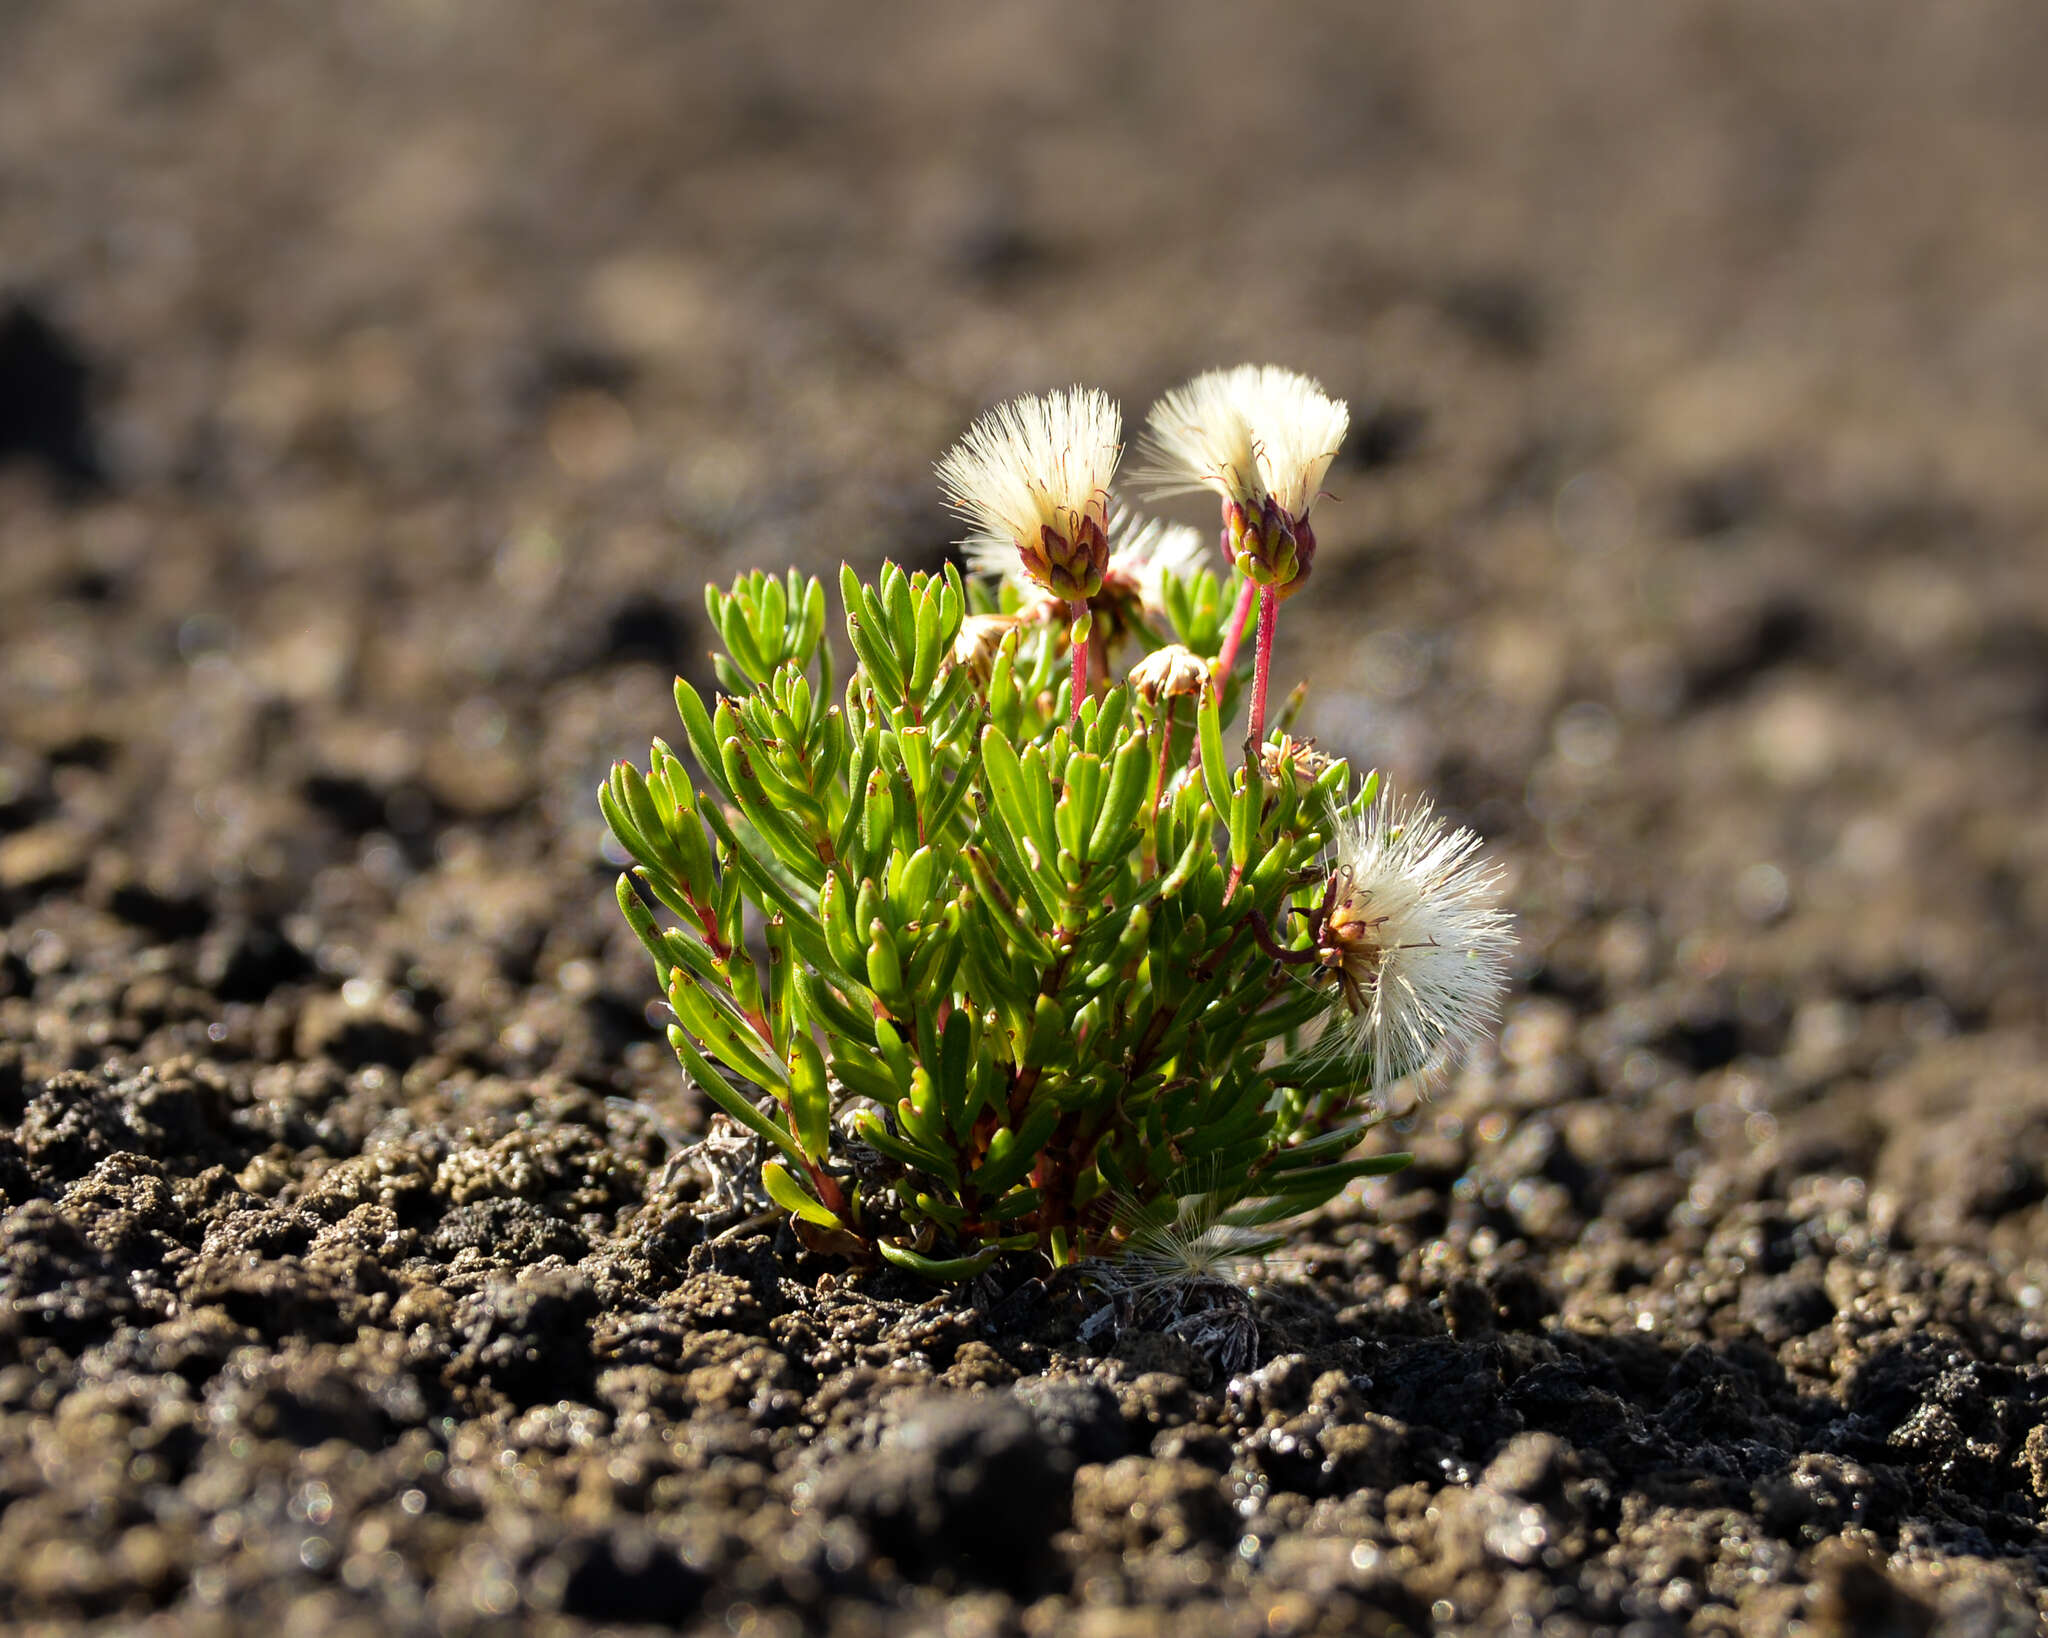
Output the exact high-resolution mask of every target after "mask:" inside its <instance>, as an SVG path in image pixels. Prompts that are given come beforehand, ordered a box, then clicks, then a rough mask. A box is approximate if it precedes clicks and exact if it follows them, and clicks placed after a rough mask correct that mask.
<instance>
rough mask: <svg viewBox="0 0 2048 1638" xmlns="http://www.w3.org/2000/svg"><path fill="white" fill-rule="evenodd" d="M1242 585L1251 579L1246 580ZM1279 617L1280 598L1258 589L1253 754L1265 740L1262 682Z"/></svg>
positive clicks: (1269, 590)
mask: <svg viewBox="0 0 2048 1638" xmlns="http://www.w3.org/2000/svg"><path fill="white" fill-rule="evenodd" d="M1245 584H1246V586H1250V584H1251V582H1250V581H1246V582H1245ZM1279 617H1280V600H1279V598H1277V597H1275V596H1274V595H1273V588H1272V587H1271V586H1262V587H1260V588H1259V646H1258V648H1257V650H1256V651H1255V652H1254V655H1253V669H1252V717H1251V741H1252V754H1253V755H1254V756H1256V755H1257V754H1258V749H1259V747H1260V746H1261V745H1263V744H1265V743H1266V681H1267V679H1268V678H1269V677H1270V676H1271V675H1272V671H1273V625H1274V622H1275V621H1277V620H1278V619H1279Z"/></svg>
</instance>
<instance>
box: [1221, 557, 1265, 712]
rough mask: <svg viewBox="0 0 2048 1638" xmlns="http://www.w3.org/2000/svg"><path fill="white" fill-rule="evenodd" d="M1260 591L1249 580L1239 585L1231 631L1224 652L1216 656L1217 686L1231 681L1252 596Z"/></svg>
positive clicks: (1227, 636) (1248, 616) (1225, 637)
mask: <svg viewBox="0 0 2048 1638" xmlns="http://www.w3.org/2000/svg"><path fill="white" fill-rule="evenodd" d="M1257 590H1258V588H1257V587H1256V586H1254V585H1253V584H1252V583H1251V582H1250V581H1249V580H1240V581H1238V583H1237V607H1236V608H1235V609H1234V610H1232V611H1231V615H1230V630H1229V631H1227V632H1225V633H1224V635H1223V652H1222V653H1221V654H1219V655H1217V656H1216V686H1217V687H1218V688H1221V687H1222V686H1223V684H1224V683H1225V682H1226V681H1228V680H1229V677H1230V673H1231V670H1232V669H1233V668H1234V667H1235V666H1236V664H1237V650H1238V646H1239V645H1240V644H1241V643H1243V642H1244V628H1245V622H1246V621H1248V620H1249V619H1250V618H1251V613H1252V596H1253V594H1254V593H1255V592H1256V591H1257Z"/></svg>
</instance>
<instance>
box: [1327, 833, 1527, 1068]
mask: <svg viewBox="0 0 2048 1638" xmlns="http://www.w3.org/2000/svg"><path fill="white" fill-rule="evenodd" d="M1479 845H1480V843H1479V838H1478V837H1477V836H1476V835H1474V834H1473V833H1472V832H1471V831H1469V830H1453V829H1452V828H1450V827H1449V826H1447V825H1446V824H1445V823H1444V822H1443V821H1442V820H1440V819H1438V818H1436V817H1435V816H1434V815H1433V814H1432V813H1431V812H1430V808H1429V804H1428V803H1427V802H1424V801H1417V802H1414V803H1411V804H1409V805H1407V806H1405V807H1404V806H1402V805H1400V804H1398V803H1396V801H1395V800H1394V798H1392V797H1391V796H1382V797H1381V798H1380V799H1379V800H1378V801H1377V802H1375V803H1374V804H1373V805H1372V807H1371V808H1370V809H1368V810H1367V811H1366V812H1365V813H1364V814H1363V815H1361V816H1358V817H1355V818H1352V819H1350V820H1347V821H1345V822H1344V824H1343V826H1342V828H1341V829H1340V831H1339V834H1338V837H1337V848H1336V869H1337V870H1338V872H1339V880H1340V884H1341V892H1342V896H1341V898H1340V899H1339V901H1338V909H1339V911H1340V912H1341V911H1349V912H1350V913H1351V914H1352V916H1353V917H1355V918H1358V919H1362V920H1363V921H1364V922H1365V923H1367V924H1368V925H1369V927H1370V941H1369V945H1368V947H1367V948H1366V949H1365V950H1363V951H1361V955H1362V956H1364V957H1365V958H1366V959H1365V960H1362V961H1361V963H1360V968H1359V971H1358V974H1357V976H1358V979H1359V987H1360V989H1361V991H1362V992H1363V994H1364V996H1365V1005H1364V1006H1363V1007H1362V1009H1361V1010H1359V1011H1356V1012H1354V1013H1351V1014H1350V1015H1349V1016H1344V1015H1342V1014H1341V1013H1340V1014H1339V1015H1338V1016H1335V1017H1333V1018H1332V1019H1331V1021H1330V1025H1329V1028H1328V1031H1327V1032H1326V1033H1325V1035H1324V1038H1323V1041H1324V1044H1325V1046H1326V1047H1330V1048H1334V1049H1336V1050H1340V1051H1344V1052H1347V1053H1351V1054H1357V1053H1367V1054H1370V1056H1371V1058H1372V1083H1373V1089H1374V1091H1376V1092H1377V1091H1380V1090H1382V1089H1384V1088H1386V1087H1388V1086H1390V1085H1392V1084H1393V1083H1394V1082H1396V1081H1399V1080H1403V1079H1405V1078H1406V1077H1408V1076H1410V1075H1416V1074H1429V1073H1431V1072H1434V1071H1436V1070H1439V1069H1441V1068H1443V1067H1446V1066H1448V1065H1449V1064H1451V1063H1453V1062H1455V1061H1456V1060H1457V1059H1458V1058H1460V1057H1461V1056H1463V1054H1464V1053H1465V1052H1466V1051H1467V1050H1468V1049H1469V1048H1470V1047H1471V1046H1473V1045H1474V1044H1475V1043H1477V1042H1478V1041H1479V1040H1480V1039H1481V1038H1482V1037H1483V1036H1484V1035H1485V1034H1486V1033H1487V1031H1488V1030H1489V1029H1490V1028H1491V1027H1492V1025H1493V1022H1494V1020H1495V1018H1496V1017H1497V1016H1498V1014H1499V1010H1500V1001H1501V993H1502V991H1503V990H1504V989H1505V987H1506V984H1507V968H1508V959H1509V955H1510V953H1511V951H1512V949H1513V946H1514V939H1513V934H1512V932H1511V925H1512V923H1511V920H1510V918H1509V917H1508V916H1507V915H1506V914H1505V913H1504V912H1503V911H1501V910H1499V909H1497V908H1495V897H1496V895H1497V893H1498V891H1499V887H1500V876H1501V871H1500V867H1499V866H1498V865H1495V864H1490V863H1488V862H1486V861H1485V860H1483V859H1481V858H1479V857H1478V856H1477V855H1478V850H1479Z"/></svg>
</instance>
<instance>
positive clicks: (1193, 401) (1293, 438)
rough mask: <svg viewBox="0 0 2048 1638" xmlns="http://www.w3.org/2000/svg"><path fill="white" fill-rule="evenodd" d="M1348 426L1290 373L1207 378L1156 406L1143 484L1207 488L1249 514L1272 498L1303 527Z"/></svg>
mask: <svg viewBox="0 0 2048 1638" xmlns="http://www.w3.org/2000/svg"><path fill="white" fill-rule="evenodd" d="M1350 424H1351V412H1350V410H1349V409H1348V408H1346V406H1345V404H1344V401H1343V400H1342V399H1339V398H1331V397H1330V396H1329V395H1328V394H1327V393H1325V392H1324V391H1323V389H1322V386H1321V385H1320V384H1319V383H1318V382H1315V381H1312V380H1310V379H1309V378H1308V377H1307V376H1305V375H1299V374H1297V373H1296V372H1295V371H1293V370H1283V369H1281V368H1280V367H1279V366H1277V365H1273V364H1240V365H1238V366H1237V367H1236V368H1235V369H1229V370H1210V371H1208V372H1207V373H1206V374H1203V375H1198V376H1196V377H1195V379H1194V380H1192V381H1190V382H1188V383H1187V385H1186V386H1183V387H1176V388H1175V389H1174V390H1173V391H1172V392H1169V393H1167V394H1166V395H1165V397H1163V398H1161V399H1160V400H1159V402H1158V403H1156V404H1154V405H1153V406H1152V413H1151V415H1150V416H1149V417H1147V421H1146V433H1145V450H1146V456H1147V462H1146V465H1145V467H1144V469H1143V471H1142V472H1141V473H1140V476H1141V477H1142V478H1143V479H1144V480H1145V481H1146V482H1147V483H1148V484H1149V485H1150V486H1151V487H1152V491H1153V493H1155V494H1160V495H1172V494H1185V493H1187V492H1189V491H1190V490H1196V489H1208V490H1212V491H1214V492H1215V493H1216V494H1218V495H1220V496H1222V497H1223V499H1224V501H1225V502H1227V503H1235V504H1236V505H1239V506H1242V507H1244V508H1245V509H1246V510H1247V511H1251V512H1256V511H1257V510H1258V509H1259V508H1260V506H1261V505H1263V503H1264V502H1265V501H1266V499H1267V498H1268V497H1271V499H1272V500H1273V503H1274V504H1275V505H1276V506H1278V507H1279V508H1280V510H1281V511H1282V512H1284V513H1285V514H1286V515H1287V517H1288V519H1289V521H1290V522H1294V523H1299V522H1301V521H1302V520H1303V519H1305V518H1306V517H1307V516H1308V514H1309V512H1310V510H1311V509H1312V508H1313V507H1314V505H1315V502H1316V496H1317V495H1318V493H1319V492H1320V491H1321V489H1322V486H1323V479H1324V477H1325V476H1327V475H1328V473H1329V470H1330V462H1331V461H1333V460H1334V459H1335V458H1336V455H1337V449H1338V446H1340V445H1341V444H1342V443H1343V442H1344V433H1345V430H1346V428H1348V427H1349V426H1350Z"/></svg>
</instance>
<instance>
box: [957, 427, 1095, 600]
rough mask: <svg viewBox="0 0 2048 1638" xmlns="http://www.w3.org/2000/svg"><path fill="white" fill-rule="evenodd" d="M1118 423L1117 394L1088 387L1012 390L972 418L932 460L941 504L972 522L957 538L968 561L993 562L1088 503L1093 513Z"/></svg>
mask: <svg viewBox="0 0 2048 1638" xmlns="http://www.w3.org/2000/svg"><path fill="white" fill-rule="evenodd" d="M1122 425H1123V416H1122V412H1121V411H1120V410H1118V408H1117V406H1116V401H1115V400H1114V399H1113V398H1111V397H1110V396H1109V394H1107V393H1105V392H1098V391H1096V390H1095V389H1094V388H1091V387H1067V388H1065V389H1063V390H1061V391H1058V392H1051V393H1046V394H1044V395H1043V396H1039V395H1037V394H1027V395H1026V396H1024V397H1022V398H1013V399H1012V400H1011V401H1010V402H1009V403H1007V404H999V405H997V406H996V408H994V409H992V410H990V411H989V412H988V413H987V414H986V415H984V416H983V417H982V418H981V419H980V420H978V421H976V422H975V423H974V425H973V426H972V427H970V428H969V429H968V431H967V435H966V437H964V438H962V439H961V440H960V442H959V443H957V444H955V445H954V446H953V447H952V449H951V450H949V451H948V452H947V454H946V457H945V459H944V460H942V461H940V462H939V463H938V474H939V486H940V488H941V489H942V490H943V491H944V492H945V496H946V501H947V504H948V505H950V506H952V507H953V509H954V510H955V511H957V512H959V513H960V515H961V516H963V517H965V518H966V519H967V520H968V521H969V522H971V523H972V524H974V526H975V528H974V532H973V533H972V534H970V535H969V536H968V537H967V539H966V540H965V541H964V542H962V544H963V545H965V546H966V547H967V551H968V561H969V563H970V564H972V565H973V566H974V567H975V568H977V569H984V559H986V560H987V562H988V563H989V564H990V565H993V561H994V556H995V554H996V553H997V552H998V551H1000V550H1008V551H1010V552H1011V553H1014V552H1015V550H1016V547H1017V545H1018V543H1019V542H1023V541H1033V542H1035V541H1036V540H1037V539H1038V535H1039V531H1040V529H1042V528H1043V527H1044V526H1045V525H1047V524H1050V525H1052V527H1053V528H1054V530H1056V531H1057V532H1059V533H1060V534H1062V535H1067V534H1070V533H1071V532H1072V530H1073V527H1074V521H1075V519H1077V518H1078V517H1081V516H1082V515H1084V514H1086V513H1088V512H1090V511H1091V510H1092V511H1093V512H1094V514H1095V515H1096V517H1097V519H1098V520H1100V519H1101V518H1102V517H1103V515H1104V514H1105V512H1106V510H1107V507H1108V504H1109V480H1110V478H1111V477H1112V476H1113V475H1114V474H1115V472H1116V463H1117V457H1118V455H1119V454H1121V453H1122V448H1123V446H1122V444H1121V443H1120V442H1119V441H1118V440H1119V437H1120V434H1121V429H1122ZM984 572H987V571H986V570H985V569H984ZM996 572H1007V570H1006V569H1005V570H998V571H996Z"/></svg>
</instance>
